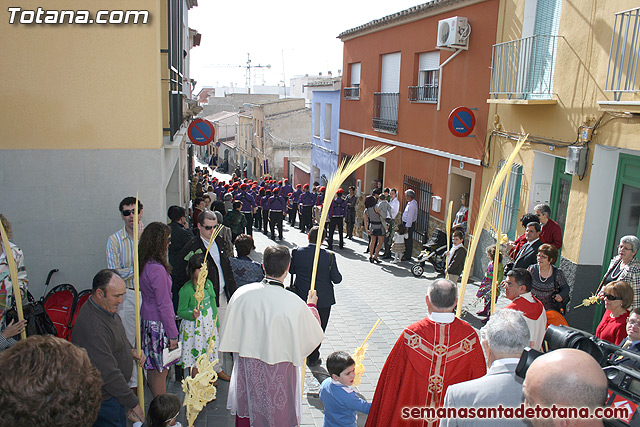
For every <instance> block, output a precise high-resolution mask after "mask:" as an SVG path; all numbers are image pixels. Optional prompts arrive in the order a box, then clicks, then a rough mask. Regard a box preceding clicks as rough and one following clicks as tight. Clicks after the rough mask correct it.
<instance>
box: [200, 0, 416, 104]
mask: <svg viewBox="0 0 640 427" xmlns="http://www.w3.org/2000/svg"><path fill="white" fill-rule="evenodd" d="M421 3H424V1H420V0H417V1H416V0H413V1H411V0H394V1H389V0H342V1H336V0H326V1H319V2H313V3H312V2H301V1H294V0H271V1H265V0H245V1H233V0H231V1H216V0H200V1H199V2H198V6H197V7H194V8H193V9H191V11H190V12H189V27H191V28H193V29H195V30H197V31H198V32H199V33H201V34H202V42H201V43H200V46H196V47H194V48H193V49H191V78H194V79H195V80H196V81H197V82H198V85H197V87H196V93H197V92H198V91H199V90H200V89H201V88H202V87H203V86H228V85H230V83H232V82H233V84H234V85H237V86H241V87H244V86H245V77H246V68H244V66H245V65H246V63H247V53H249V54H250V55H251V65H268V64H269V65H271V68H270V69H266V68H262V69H252V71H251V85H255V84H262V83H263V79H264V83H265V84H267V85H278V84H280V85H281V84H282V83H281V82H282V80H283V77H284V78H286V84H287V86H289V79H290V78H291V77H293V76H295V75H304V74H310V75H311V74H317V73H319V72H322V74H323V75H327V72H328V71H332V72H333V75H334V76H336V75H337V73H338V70H340V69H342V42H341V41H340V40H339V39H337V38H336V37H337V36H338V34H340V33H341V32H343V31H346V30H348V29H351V28H354V27H357V26H359V25H362V24H365V23H367V22H369V21H372V20H374V19H378V18H382V17H383V16H386V15H390V14H392V13H395V12H399V11H401V10H404V9H407V8H410V7H412V6H415V5H418V4H421ZM283 63H284V68H283ZM226 65H230V66H226ZM240 66H242V67H240ZM283 70H284V71H283Z"/></svg>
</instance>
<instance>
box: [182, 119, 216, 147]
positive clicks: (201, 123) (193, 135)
mask: <svg viewBox="0 0 640 427" xmlns="http://www.w3.org/2000/svg"><path fill="white" fill-rule="evenodd" d="M215 133H216V131H215V129H214V127H213V125H212V124H211V122H210V121H208V120H204V119H195V120H194V121H192V122H191V124H190V125H189V128H188V129H187V134H188V135H189V139H190V140H191V142H193V143H194V144H196V145H207V144H208V143H210V142H211V141H213V137H214V135H215Z"/></svg>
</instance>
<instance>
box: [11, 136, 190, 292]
mask: <svg viewBox="0 0 640 427" xmlns="http://www.w3.org/2000/svg"><path fill="white" fill-rule="evenodd" d="M179 156H180V148H168V149H165V148H159V149H155V150H3V151H2V156H0V200H2V202H3V203H2V214H3V215H5V216H6V217H7V218H8V219H9V221H10V222H11V225H12V228H13V239H12V240H13V242H14V243H15V244H17V245H18V246H19V247H20V248H21V249H22V250H23V251H24V254H25V265H26V267H27V274H28V277H29V281H30V285H29V286H30V289H31V292H32V293H33V295H34V296H36V297H37V298H39V297H40V295H41V293H42V291H43V287H44V281H45V279H46V276H47V273H48V272H49V270H51V269H53V268H58V269H59V270H60V272H59V273H56V275H55V276H54V278H53V280H52V284H51V285H52V286H53V285H55V284H59V283H72V284H73V285H74V286H75V287H76V288H77V289H78V290H81V289H85V288H89V287H90V286H91V280H92V279H93V276H94V275H95V273H96V272H97V271H98V270H100V269H102V268H106V244H107V238H108V236H109V235H110V234H112V233H114V232H115V231H117V230H119V229H121V228H122V227H123V225H124V224H123V221H122V219H121V218H120V213H119V211H118V204H119V203H120V201H121V200H122V199H123V198H124V197H126V196H135V195H136V192H138V193H139V198H140V201H141V202H142V203H143V205H144V210H143V218H142V219H143V222H144V223H145V224H149V223H150V222H153V221H162V222H165V223H166V222H167V217H166V213H167V207H168V206H169V205H171V204H178V203H179V202H180V199H181V198H182V197H183V195H180V194H176V185H175V181H174V182H171V181H172V180H171V178H172V175H173V172H174V170H175V166H176V165H177V164H178V163H177V162H178V158H179ZM70 165H72V166H70ZM181 169H182V170H184V169H183V168H182V167H180V166H179V167H178V171H180V170H181ZM179 173H180V172H178V174H179ZM177 179H180V178H179V177H178V178H177ZM170 182H171V184H170ZM178 183H179V185H178V187H180V185H181V184H184V183H180V181H179V182H178ZM167 189H169V191H167ZM178 191H180V189H178ZM167 194H169V197H176V195H177V199H173V200H167Z"/></svg>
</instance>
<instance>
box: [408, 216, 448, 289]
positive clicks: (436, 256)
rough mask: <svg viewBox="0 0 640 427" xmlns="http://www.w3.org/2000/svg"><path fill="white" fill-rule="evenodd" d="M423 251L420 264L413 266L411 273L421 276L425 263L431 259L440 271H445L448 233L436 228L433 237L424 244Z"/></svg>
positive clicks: (419, 260)
mask: <svg viewBox="0 0 640 427" xmlns="http://www.w3.org/2000/svg"><path fill="white" fill-rule="evenodd" d="M422 247H423V250H422V252H420V255H418V264H414V265H413V266H411V273H413V275H414V276H416V277H420V276H422V273H424V264H425V263H426V262H427V261H429V262H430V263H431V264H432V265H433V268H434V269H435V270H436V271H437V272H438V273H444V269H445V267H446V264H447V256H446V252H447V234H446V233H445V232H444V231H442V230H440V229H437V228H436V229H435V230H434V231H433V234H432V235H431V238H430V239H429V241H428V242H427V243H425V244H424V245H423V246H422Z"/></svg>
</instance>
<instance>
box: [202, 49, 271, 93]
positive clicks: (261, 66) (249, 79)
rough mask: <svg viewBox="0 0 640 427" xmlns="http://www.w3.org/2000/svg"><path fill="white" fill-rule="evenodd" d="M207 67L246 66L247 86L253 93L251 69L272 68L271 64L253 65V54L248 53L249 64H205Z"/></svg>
mask: <svg viewBox="0 0 640 427" xmlns="http://www.w3.org/2000/svg"><path fill="white" fill-rule="evenodd" d="M205 67H206V68H219V67H232V68H236V67H237V68H244V69H246V80H245V84H246V86H247V91H248V92H249V93H251V69H252V68H268V69H270V68H271V64H267V65H261V64H258V65H251V56H250V54H248V53H247V65H231V64H221V65H205Z"/></svg>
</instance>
